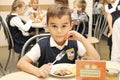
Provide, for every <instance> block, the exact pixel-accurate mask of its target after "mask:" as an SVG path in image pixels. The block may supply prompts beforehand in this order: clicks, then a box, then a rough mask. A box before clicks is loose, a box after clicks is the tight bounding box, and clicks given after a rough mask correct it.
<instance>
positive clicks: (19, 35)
mask: <svg viewBox="0 0 120 80" xmlns="http://www.w3.org/2000/svg"><path fill="white" fill-rule="evenodd" d="M6 20H7V24H8V27H9V29H10V32H11V35H12V38H13V41H14V50H15V52H17V53H21V49H22V47H23V45H24V43H25V42H26V41H27V40H28V39H29V38H30V37H31V36H30V35H29V32H27V31H29V30H30V27H31V25H32V21H31V20H28V22H27V23H26V24H25V23H24V22H23V21H22V20H21V19H20V18H19V16H18V15H17V14H15V13H12V14H11V15H8V16H7V19H6ZM10 47H11V46H10Z"/></svg>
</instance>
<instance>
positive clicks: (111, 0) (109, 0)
mask: <svg viewBox="0 0 120 80" xmlns="http://www.w3.org/2000/svg"><path fill="white" fill-rule="evenodd" d="M107 2H108V3H114V2H115V0H107Z"/></svg>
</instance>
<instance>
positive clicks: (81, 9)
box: [71, 0, 89, 36]
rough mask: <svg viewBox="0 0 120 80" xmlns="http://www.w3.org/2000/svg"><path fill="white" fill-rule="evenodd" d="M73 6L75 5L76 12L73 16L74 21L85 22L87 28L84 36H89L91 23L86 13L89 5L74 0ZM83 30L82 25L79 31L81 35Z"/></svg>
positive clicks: (83, 1) (82, 0)
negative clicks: (89, 23)
mask: <svg viewBox="0 0 120 80" xmlns="http://www.w3.org/2000/svg"><path fill="white" fill-rule="evenodd" d="M73 5H74V10H73V12H72V14H71V16H72V20H75V19H79V20H82V21H84V22H85V27H86V28H85V32H84V34H83V35H84V36H86V34H88V22H89V17H88V15H87V13H86V12H85V8H86V5H87V3H86V1H85V0H74V2H73ZM82 28H83V24H80V27H79V29H78V32H79V33H81V32H82Z"/></svg>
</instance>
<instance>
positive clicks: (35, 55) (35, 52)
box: [26, 44, 41, 63]
mask: <svg viewBox="0 0 120 80" xmlns="http://www.w3.org/2000/svg"><path fill="white" fill-rule="evenodd" d="M26 56H28V57H29V58H30V59H31V60H32V61H33V62H34V63H35V62H37V61H38V59H39V58H40V56H41V50H40V47H39V45H38V44H35V45H34V46H33V47H32V48H31V50H30V51H29V52H27V53H26Z"/></svg>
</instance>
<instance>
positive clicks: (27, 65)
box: [17, 4, 100, 77]
mask: <svg viewBox="0 0 120 80" xmlns="http://www.w3.org/2000/svg"><path fill="white" fill-rule="evenodd" d="M47 27H48V29H49V31H50V34H51V37H48V38H44V39H42V40H40V41H39V42H38V43H37V44H36V45H35V46H34V47H33V48H32V49H31V51H30V52H28V53H27V54H26V55H25V56H24V57H22V58H21V59H20V61H19V62H18V64H17V67H18V68H20V69H21V70H23V71H25V72H28V73H31V74H33V75H36V76H37V77H46V76H47V75H48V74H49V71H50V67H51V64H50V63H52V62H53V61H54V60H55V58H56V55H57V54H59V53H60V52H61V51H62V50H65V51H66V53H67V54H65V56H64V57H63V58H62V59H61V60H60V61H58V62H56V63H75V60H76V59H77V55H79V56H87V57H92V58H93V59H98V60H99V59H100V57H99V55H98V53H97V51H96V50H95V49H94V47H93V46H92V45H91V44H90V43H89V42H88V41H87V40H86V39H85V38H84V37H83V36H82V35H81V34H79V33H77V32H75V31H70V30H71V29H72V24H71V10H70V9H69V8H68V7H67V6H63V5H61V4H56V5H53V6H51V7H50V8H49V9H48V11H47ZM68 39H72V40H68ZM73 39H74V40H73ZM76 40H79V41H76ZM43 44H44V45H43ZM67 51H69V52H73V56H72V59H71V58H69V54H68V52H67ZM37 61H38V63H39V64H38V66H39V67H35V66H33V65H32V63H33V62H37Z"/></svg>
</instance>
